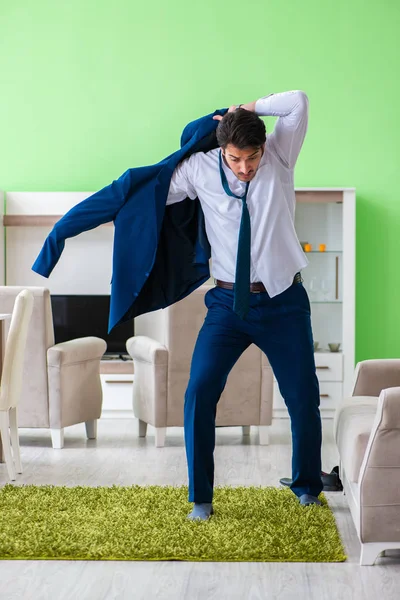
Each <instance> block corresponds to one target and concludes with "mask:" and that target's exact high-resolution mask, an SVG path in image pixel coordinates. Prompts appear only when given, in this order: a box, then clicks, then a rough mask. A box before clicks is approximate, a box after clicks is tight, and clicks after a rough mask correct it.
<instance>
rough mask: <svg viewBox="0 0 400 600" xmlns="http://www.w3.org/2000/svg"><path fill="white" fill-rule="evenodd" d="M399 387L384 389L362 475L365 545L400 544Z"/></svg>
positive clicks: (362, 514) (360, 480)
mask: <svg viewBox="0 0 400 600" xmlns="http://www.w3.org/2000/svg"><path fill="white" fill-rule="evenodd" d="M399 463H400V387H392V388H388V389H385V390H382V392H381V394H380V396H379V401H378V406H377V411H376V415H375V420H374V424H373V426H372V429H371V434H370V437H369V440H368V444H367V448H366V451H365V454H364V458H363V462H362V464H361V469H360V475H359V487H360V502H361V523H360V539H361V541H362V542H376V541H380V540H384V541H385V542H386V541H388V542H390V541H398V539H399V537H398V536H399V531H398V527H395V526H394V523H398V522H399V519H400V493H399V490H400V472H399Z"/></svg>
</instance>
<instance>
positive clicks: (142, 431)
mask: <svg viewBox="0 0 400 600" xmlns="http://www.w3.org/2000/svg"><path fill="white" fill-rule="evenodd" d="M138 430H139V437H146V433H147V423H145V421H141V420H140V419H138Z"/></svg>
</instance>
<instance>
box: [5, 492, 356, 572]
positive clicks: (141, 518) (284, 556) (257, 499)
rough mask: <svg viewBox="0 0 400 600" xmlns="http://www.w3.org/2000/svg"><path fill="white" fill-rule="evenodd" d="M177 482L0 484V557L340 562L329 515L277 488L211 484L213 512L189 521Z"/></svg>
mask: <svg viewBox="0 0 400 600" xmlns="http://www.w3.org/2000/svg"><path fill="white" fill-rule="evenodd" d="M187 497H188V489H187V486H182V487H172V486H165V487H162V486H145V487H142V486H138V485H133V486H130V487H119V486H112V487H97V488H96V487H70V488H69V487H54V486H34V485H27V486H13V485H6V486H5V487H3V488H2V489H1V490H0V558H1V559H3V560H9V559H23V560H27V559H35V560H36V559H44V560H51V559H54V560H187V561H221V562H226V561H241V562H243V561H257V562H263V561H267V562H269V561H281V562H341V561H344V560H345V559H346V556H345V553H344V548H343V545H342V542H341V539H340V536H339V533H338V530H337V527H336V523H335V519H334V516H333V514H332V512H331V510H330V508H329V506H328V503H327V501H326V499H325V498H324V496H323V495H321V498H322V506H321V507H318V506H310V507H304V506H300V504H299V503H298V500H297V499H296V497H295V496H294V495H293V493H292V492H291V491H290V490H289V489H287V488H271V487H270V488H261V487H220V488H218V487H217V488H215V490H214V502H213V504H214V510H215V514H214V516H213V517H211V519H210V520H209V521H207V522H198V521H195V522H191V521H188V520H187V519H186V516H187V515H188V513H189V512H190V510H191V508H192V506H193V505H192V504H189V503H188V501H187Z"/></svg>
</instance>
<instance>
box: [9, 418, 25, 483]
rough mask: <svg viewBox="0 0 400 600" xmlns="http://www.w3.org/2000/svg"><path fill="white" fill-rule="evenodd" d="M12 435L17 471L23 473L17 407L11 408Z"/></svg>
mask: <svg viewBox="0 0 400 600" xmlns="http://www.w3.org/2000/svg"><path fill="white" fill-rule="evenodd" d="M10 436H11V445H12V450H13V455H14V463H15V468H16V470H17V473H22V463H21V453H20V450H19V436H18V422H17V409H16V408H15V407H14V408H10Z"/></svg>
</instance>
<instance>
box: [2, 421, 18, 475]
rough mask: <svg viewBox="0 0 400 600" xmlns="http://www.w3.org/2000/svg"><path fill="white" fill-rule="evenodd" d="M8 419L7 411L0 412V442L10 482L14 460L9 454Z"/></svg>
mask: <svg viewBox="0 0 400 600" xmlns="http://www.w3.org/2000/svg"><path fill="white" fill-rule="evenodd" d="M9 427H10V418H9V414H8V410H2V411H0V433H1V441H2V444H3V452H4V460H5V462H6V467H7V471H8V476H9V478H10V479H11V481H15V479H16V474H15V467H14V459H13V456H12V453H11V444H10V433H9Z"/></svg>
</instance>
